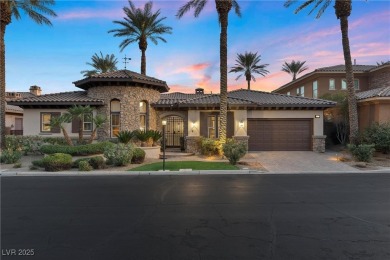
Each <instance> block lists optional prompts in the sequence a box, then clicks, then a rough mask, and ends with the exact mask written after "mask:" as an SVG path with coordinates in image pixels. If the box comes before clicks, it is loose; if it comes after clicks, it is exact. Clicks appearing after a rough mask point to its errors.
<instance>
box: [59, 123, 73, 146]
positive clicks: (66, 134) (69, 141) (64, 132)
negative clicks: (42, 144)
mask: <svg viewBox="0 0 390 260" xmlns="http://www.w3.org/2000/svg"><path fill="white" fill-rule="evenodd" d="M61 129H62V133H63V134H64V138H65V141H66V143H67V144H68V145H69V146H73V142H72V139H70V137H69V135H68V132H67V131H66V129H65V127H63V126H61Z"/></svg>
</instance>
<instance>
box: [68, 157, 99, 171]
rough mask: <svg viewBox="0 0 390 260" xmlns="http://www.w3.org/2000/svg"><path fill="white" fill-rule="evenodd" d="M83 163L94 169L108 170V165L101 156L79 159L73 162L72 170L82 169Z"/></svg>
mask: <svg viewBox="0 0 390 260" xmlns="http://www.w3.org/2000/svg"><path fill="white" fill-rule="evenodd" d="M81 162H87V163H88V164H90V165H91V166H92V167H93V168H94V169H104V168H106V163H105V161H104V158H103V157H101V156H95V157H87V158H80V159H77V160H76V161H74V162H73V165H72V168H80V163H81Z"/></svg>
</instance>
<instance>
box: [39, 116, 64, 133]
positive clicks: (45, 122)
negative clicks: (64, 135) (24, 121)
mask: <svg viewBox="0 0 390 260" xmlns="http://www.w3.org/2000/svg"><path fill="white" fill-rule="evenodd" d="M60 115H61V113H60V112H43V113H41V132H42V133H60V132H61V129H60V128H59V127H52V126H51V125H50V122H51V120H52V118H54V117H58V116H60Z"/></svg>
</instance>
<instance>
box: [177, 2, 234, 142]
mask: <svg viewBox="0 0 390 260" xmlns="http://www.w3.org/2000/svg"><path fill="white" fill-rule="evenodd" d="M206 3H207V0H190V1H189V2H187V3H186V4H185V5H183V6H182V7H181V8H180V9H179V11H178V12H177V14H176V16H177V17H178V18H179V19H180V18H181V17H183V15H184V14H185V13H187V12H188V11H190V10H191V8H194V16H195V17H198V16H199V14H200V13H201V12H202V10H203V8H204V7H205V5H206ZM215 7H216V9H217V13H218V20H219V24H220V26H221V33H220V38H219V59H220V113H219V114H220V119H221V127H220V128H219V140H220V142H221V143H222V144H223V143H225V142H226V121H227V120H226V119H227V73H228V67H227V27H228V20H229V19H228V18H229V12H230V9H231V8H232V7H233V8H234V9H235V12H236V14H237V15H238V16H241V11H240V6H239V5H238V3H237V1H236V0H215Z"/></svg>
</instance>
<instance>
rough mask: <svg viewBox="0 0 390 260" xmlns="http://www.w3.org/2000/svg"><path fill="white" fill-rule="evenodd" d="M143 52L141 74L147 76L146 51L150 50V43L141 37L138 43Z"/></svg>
mask: <svg viewBox="0 0 390 260" xmlns="http://www.w3.org/2000/svg"><path fill="white" fill-rule="evenodd" d="M138 46H139V49H140V50H141V74H142V75H146V54H145V53H146V49H147V48H148V42H147V41H146V38H145V37H141V39H140V40H139V43H138Z"/></svg>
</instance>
